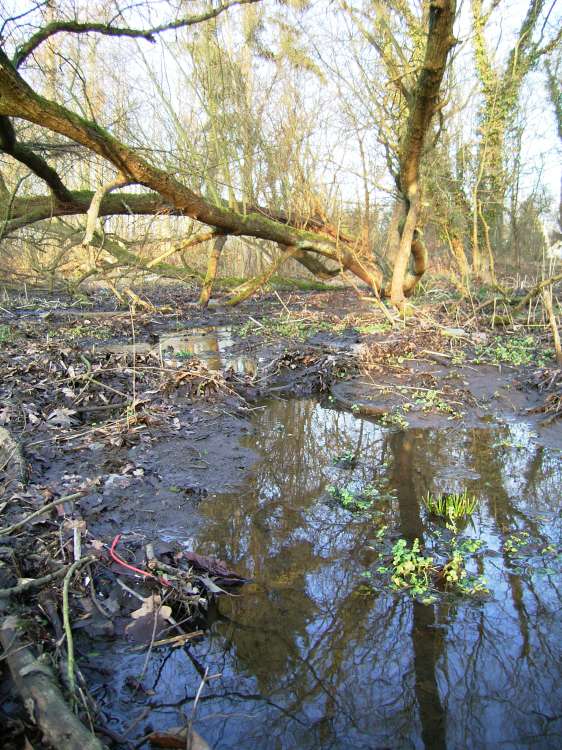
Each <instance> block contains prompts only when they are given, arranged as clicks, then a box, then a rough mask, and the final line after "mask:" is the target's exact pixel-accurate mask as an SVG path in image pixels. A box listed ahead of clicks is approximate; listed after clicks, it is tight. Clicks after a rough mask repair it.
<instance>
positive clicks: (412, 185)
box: [390, 0, 456, 309]
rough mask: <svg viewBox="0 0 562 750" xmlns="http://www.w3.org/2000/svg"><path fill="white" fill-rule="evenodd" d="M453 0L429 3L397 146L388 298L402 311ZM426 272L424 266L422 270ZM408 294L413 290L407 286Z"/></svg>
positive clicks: (449, 43)
mask: <svg viewBox="0 0 562 750" xmlns="http://www.w3.org/2000/svg"><path fill="white" fill-rule="evenodd" d="M455 10H456V2H455V0H432V1H431V2H430V5H429V31H428V37H427V45H426V49H425V56H424V61H423V65H422V68H421V70H420V72H419V75H418V78H417V82H416V86H415V89H414V92H413V97H412V102H413V103H412V105H411V107H410V114H409V117H408V124H407V128H406V133H405V136H404V138H403V140H402V143H401V145H400V190H401V193H402V199H403V201H404V207H405V219H404V223H403V226H402V231H401V233H400V243H399V247H398V254H397V257H396V260H395V263H394V270H393V274H392V282H391V285H390V299H391V301H392V303H393V304H394V305H395V306H396V307H397V308H398V309H402V307H403V305H404V300H405V289H404V281H405V277H406V272H407V268H408V262H409V258H410V253H411V251H412V242H413V240H414V233H415V230H416V223H417V220H418V215H419V204H420V200H421V196H420V185H419V171H420V162H421V157H422V152H423V147H424V143H425V139H426V136H427V133H428V131H429V127H430V124H431V120H432V118H433V115H434V114H435V111H436V109H437V106H438V103H439V92H440V89H441V82H442V80H443V75H444V73H445V67H446V64H447V57H448V55H449V51H450V50H451V48H452V47H453V45H454V44H455V43H456V40H455V38H454V36H453V22H454V20H455ZM417 254H418V271H417V272H416V274H415V278H416V277H417V278H421V275H420V271H421V269H422V266H423V265H424V263H423V261H424V258H425V253H424V254H423V255H422V254H421V253H420V248H419V247H418V248H417ZM423 270H424V271H425V267H424V268H423ZM409 286H410V289H409V292H410V293H411V291H412V290H413V286H415V284H414V285H413V286H412V284H410V285H409Z"/></svg>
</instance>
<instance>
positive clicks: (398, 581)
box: [379, 539, 435, 596]
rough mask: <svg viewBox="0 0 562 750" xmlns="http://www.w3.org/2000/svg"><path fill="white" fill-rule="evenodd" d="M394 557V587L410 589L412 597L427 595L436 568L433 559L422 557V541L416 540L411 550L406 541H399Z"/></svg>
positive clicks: (394, 549)
mask: <svg viewBox="0 0 562 750" xmlns="http://www.w3.org/2000/svg"><path fill="white" fill-rule="evenodd" d="M392 555H393V557H392V571H391V577H390V580H391V581H392V585H393V587H394V588H396V589H410V592H411V594H412V596H423V595H424V594H427V592H428V591H429V589H430V587H431V576H432V573H434V572H435V566H434V562H433V557H426V556H425V555H422V553H421V551H420V540H419V539H414V541H413V542H412V547H411V548H409V547H408V542H407V541H406V540H405V539H399V540H398V541H397V542H396V544H395V545H394V547H393V548H392ZM379 570H380V569H379Z"/></svg>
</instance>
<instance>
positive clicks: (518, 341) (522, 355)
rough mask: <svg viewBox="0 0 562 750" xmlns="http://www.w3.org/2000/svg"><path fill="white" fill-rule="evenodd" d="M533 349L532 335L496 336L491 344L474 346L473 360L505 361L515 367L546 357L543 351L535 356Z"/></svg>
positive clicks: (479, 362) (495, 362)
mask: <svg viewBox="0 0 562 750" xmlns="http://www.w3.org/2000/svg"><path fill="white" fill-rule="evenodd" d="M535 349H536V347H535V340H534V339H533V337H532V336H510V337H509V338H500V337H497V338H496V339H495V340H494V341H493V342H492V343H491V344H487V345H479V346H476V347H475V349H474V353H475V355H476V356H475V359H474V362H475V363H476V364H481V363H482V362H488V363H490V364H493V365H499V364H502V363H507V364H510V365H514V366H516V367H517V366H520V365H528V364H531V362H533V361H536V363H537V364H541V363H544V362H545V361H546V360H547V359H548V353H547V352H543V353H541V355H540V356H539V357H537V356H536V351H535Z"/></svg>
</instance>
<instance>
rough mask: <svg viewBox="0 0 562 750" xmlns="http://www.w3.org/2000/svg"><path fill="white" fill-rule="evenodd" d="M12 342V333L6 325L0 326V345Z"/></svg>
mask: <svg viewBox="0 0 562 750" xmlns="http://www.w3.org/2000/svg"><path fill="white" fill-rule="evenodd" d="M13 340H14V332H13V331H12V329H11V328H10V326H7V325H0V345H2V344H7V343H8V342H9V341H13Z"/></svg>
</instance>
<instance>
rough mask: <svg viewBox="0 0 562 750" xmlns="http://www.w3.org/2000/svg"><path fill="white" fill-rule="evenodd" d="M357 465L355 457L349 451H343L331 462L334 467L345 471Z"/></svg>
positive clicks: (352, 452)
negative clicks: (339, 467)
mask: <svg viewBox="0 0 562 750" xmlns="http://www.w3.org/2000/svg"><path fill="white" fill-rule="evenodd" d="M356 463H357V456H356V455H355V452H354V451H352V450H351V449H348V450H345V451H343V452H342V453H340V454H339V456H336V457H335V458H334V460H333V464H334V466H341V467H343V468H345V469H351V468H352V467H353V466H355V464H356Z"/></svg>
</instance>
